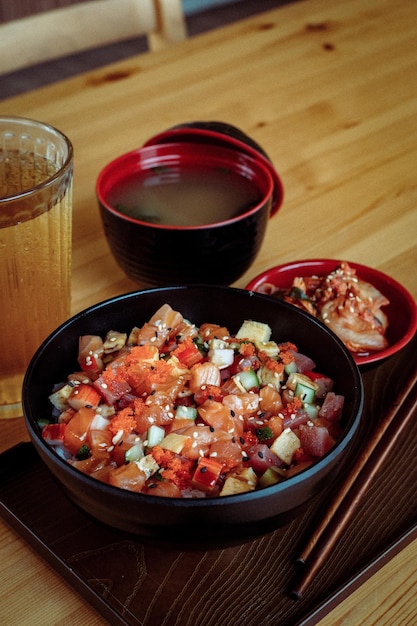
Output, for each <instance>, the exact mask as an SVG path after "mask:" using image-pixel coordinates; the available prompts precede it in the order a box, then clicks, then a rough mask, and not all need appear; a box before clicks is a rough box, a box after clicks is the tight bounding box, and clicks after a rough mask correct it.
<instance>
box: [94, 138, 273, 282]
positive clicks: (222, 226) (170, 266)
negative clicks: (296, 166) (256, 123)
mask: <svg viewBox="0 0 417 626" xmlns="http://www.w3.org/2000/svg"><path fill="white" fill-rule="evenodd" d="M274 189H275V188H274V181H273V178H272V175H271V172H270V170H269V169H268V168H267V167H266V166H265V164H264V163H263V162H262V160H261V158H260V157H259V158H256V157H255V156H251V155H248V154H245V153H244V152H239V151H237V150H232V149H229V148H225V147H222V146H213V145H207V144H197V143H187V142H178V143H175V142H172V143H167V144H161V145H154V146H147V147H142V148H139V149H137V150H133V151H131V152H129V153H126V154H123V155H121V156H119V157H117V158H116V159H114V160H113V161H111V162H110V163H108V164H107V165H106V166H105V167H104V168H103V169H102V170H101V172H100V173H99V176H98V178H97V183H96V194H97V200H98V205H99V209H100V215H101V219H102V223H103V227H104V233H105V236H106V238H107V242H108V244H109V247H110V250H111V252H112V254H113V256H114V258H115V260H116V261H117V263H118V264H119V266H120V267H121V269H122V270H123V271H124V272H125V274H127V276H129V278H131V279H132V280H134V281H135V282H136V283H138V284H139V285H140V286H141V287H155V286H166V285H179V284H181V285H183V284H191V283H194V284H197V283H198V284H202V283H204V284H223V285H229V284H231V283H233V282H234V281H236V280H237V279H238V278H240V276H242V275H243V274H244V273H245V271H246V270H247V269H248V268H249V267H250V266H251V264H252V263H253V261H254V259H255V258H256V256H257V254H258V252H259V250H260V247H261V245H262V243H263V240H264V235H265V232H266V228H267V224H268V220H269V218H270V217H272V214H273V212H272V200H273V196H274ZM281 199H282V197H281V196H280V198H279V202H278V203H277V202H275V205H274V212H276V210H277V208H278V205H279V204H280V203H281Z"/></svg>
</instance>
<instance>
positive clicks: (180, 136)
mask: <svg viewBox="0 0 417 626" xmlns="http://www.w3.org/2000/svg"><path fill="white" fill-rule="evenodd" d="M173 141H175V142H189V143H190V142H198V143H199V144H202V145H204V144H206V145H215V146H223V147H228V148H231V149H233V150H234V151H235V153H236V152H240V153H242V154H247V155H249V156H251V157H252V158H254V159H255V160H257V161H259V162H260V163H263V165H264V166H265V167H266V168H267V169H268V171H269V173H270V174H271V176H272V178H273V181H274V193H273V200H272V210H271V217H272V216H273V215H275V213H276V212H277V211H278V209H279V208H280V206H281V205H282V202H283V198H284V188H283V185H282V181H281V179H280V177H279V176H278V173H277V171H276V170H275V168H274V166H273V165H272V163H271V161H270V160H269V159H268V157H267V156H266V154H265V153H263V152H260V151H259V149H258V150H257V149H256V148H255V147H254V146H253V145H250V144H248V143H246V142H244V141H243V140H242V141H241V140H240V139H238V138H237V137H234V136H232V135H229V134H225V133H224V132H220V131H219V130H213V129H210V128H204V127H201V126H199V127H197V126H195V127H188V126H187V125H181V126H178V127H175V128H170V129H168V130H166V131H164V132H162V133H159V134H158V135H155V136H154V137H151V138H150V139H148V141H147V142H146V143H145V144H144V146H155V145H160V144H164V143H171V142H173Z"/></svg>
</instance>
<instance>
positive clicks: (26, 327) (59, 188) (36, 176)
mask: <svg viewBox="0 0 417 626" xmlns="http://www.w3.org/2000/svg"><path fill="white" fill-rule="evenodd" d="M72 173H73V147H72V144H71V142H70V141H69V139H68V138H67V137H66V136H65V135H64V134H63V133H62V132H60V131H59V130H57V129H56V128H53V127H52V126H49V125H47V124H44V123H42V122H38V121H35V120H29V119H24V118H18V117H4V116H3V117H0V315H1V323H0V419H2V418H9V417H19V416H21V415H22V408H21V402H20V401H21V389H22V381H23V376H24V373H25V370H26V368H27V366H28V364H29V361H30V359H31V357H32V355H33V354H34V352H35V351H36V349H37V348H38V347H39V345H40V344H41V343H42V341H43V340H44V339H45V338H46V337H47V336H48V335H49V333H50V332H52V331H53V330H54V329H55V328H56V327H57V326H58V325H59V324H61V323H62V322H64V321H65V320H66V319H67V318H68V317H69V316H70V307H71V226H72Z"/></svg>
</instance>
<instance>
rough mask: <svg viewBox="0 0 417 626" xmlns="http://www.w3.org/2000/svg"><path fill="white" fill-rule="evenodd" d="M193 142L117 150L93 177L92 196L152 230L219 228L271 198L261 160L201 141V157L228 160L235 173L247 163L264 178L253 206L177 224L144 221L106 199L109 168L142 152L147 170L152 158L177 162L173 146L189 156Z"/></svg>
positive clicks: (269, 177) (127, 219) (270, 185)
mask: <svg viewBox="0 0 417 626" xmlns="http://www.w3.org/2000/svg"><path fill="white" fill-rule="evenodd" d="M196 145H197V147H198V144H195V143H187V142H170V143H163V144H156V145H149V146H142V147H140V148H135V149H134V150H129V151H128V152H125V153H123V154H120V155H119V156H117V157H116V158H114V159H112V160H111V161H109V162H108V163H107V164H106V165H105V166H104V167H103V168H102V169H101V170H100V172H99V174H98V176H97V179H96V187H95V189H96V196H97V199H98V201H99V203H100V205H101V206H102V207H103V209H104V210H105V211H108V212H109V213H111V214H112V215H114V216H116V217H118V218H121V219H122V220H123V221H125V222H127V223H131V224H135V225H138V226H142V227H146V228H149V229H152V230H154V229H156V230H161V231H180V232H183V231H201V230H207V228H221V227H224V226H227V225H229V224H234V223H237V222H240V221H242V220H244V219H246V218H247V217H250V216H252V215H255V214H256V213H258V212H260V211H262V209H263V208H264V207H265V205H266V204H269V203H271V202H272V196H273V191H274V181H273V178H272V175H271V172H270V171H269V169H268V168H267V167H266V165H265V164H264V163H263V162H261V161H260V160H259V159H255V158H253V157H252V156H251V155H248V154H243V153H242V154H239V157H238V158H236V151H234V150H231V149H230V148H225V147H219V146H213V145H209V144H202V145H201V149H202V151H204V155H203V156H204V158H207V157H208V160H209V161H210V162H212V163H214V162H215V161H219V162H222V161H223V162H225V163H226V162H227V163H228V164H229V165H228V167H233V171H234V172H235V173H237V174H240V173H241V172H243V170H244V169H246V168H248V167H251V168H252V170H254V171H255V172H257V173H258V174H260V175H261V176H263V178H264V181H265V183H266V188H267V190H266V192H265V193H263V194H262V198H261V199H260V200H259V202H258V203H257V204H256V205H255V206H254V207H251V208H249V209H247V210H246V211H244V212H243V213H239V214H238V215H236V216H234V217H231V218H228V219H226V220H223V221H221V222H208V223H205V224H194V225H189V226H178V225H175V224H155V223H150V222H146V221H144V220H140V219H138V218H134V217H132V216H129V215H126V214H125V213H122V212H121V211H119V210H117V209H116V208H115V207H113V206H112V205H111V204H110V203H109V202H108V201H107V199H106V197H105V194H104V191H103V186H104V184H105V180H106V177H107V176H108V175H109V174H111V172H113V171H114V170H115V169H117V168H120V167H123V165H124V164H126V163H130V162H133V163H134V160H135V157H136V158H137V157H139V155H144V157H145V158H146V157H147V161H149V164H150V166H148V167H147V168H146V169H147V170H151V169H152V165H151V164H152V162H153V161H155V162H156V161H157V162H158V165H160V164H161V162H163V163H164V164H166V163H168V162H169V163H170V164H171V163H172V164H175V163H177V162H178V160H177V158H176V155H175V150H177V151H178V149H180V150H181V151H182V152H183V153H185V155H186V156H187V157H188V158H189V157H190V156H191V155H192V153H194V152H195V150H196ZM156 151H163V153H164V154H163V155H157V154H155V153H156ZM200 154H201V153H200ZM239 169H240V172H239V171H238V170H239ZM131 175H132V172H130V174H127V175H126V176H125V177H124V176H121V177H120V180H122V179H124V178H126V179H127V178H129V177H130V176H131ZM271 215H272V213H271V209H270V210H269V217H271Z"/></svg>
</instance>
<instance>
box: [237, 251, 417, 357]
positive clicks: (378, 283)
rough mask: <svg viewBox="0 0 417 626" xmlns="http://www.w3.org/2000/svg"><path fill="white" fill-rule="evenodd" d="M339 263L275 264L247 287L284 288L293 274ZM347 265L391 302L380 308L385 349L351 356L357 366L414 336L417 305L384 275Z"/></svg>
mask: <svg viewBox="0 0 417 626" xmlns="http://www.w3.org/2000/svg"><path fill="white" fill-rule="evenodd" d="M340 263H341V261H338V260H335V259H312V260H301V261H294V262H292V263H286V264H283V265H277V266H276V267H272V268H270V269H268V270H266V271H265V272H263V273H262V274H259V275H258V276H256V277H255V278H253V279H252V280H251V281H250V282H249V283H248V285H247V286H246V289H248V290H250V291H259V289H260V287H261V286H262V285H264V284H265V283H271V284H272V285H274V286H275V287H280V288H287V287H290V286H291V284H292V281H293V279H294V278H295V277H296V276H312V275H315V274H316V275H319V276H321V275H325V274H329V273H330V272H332V271H333V270H334V269H335V268H336V267H337V266H338V265H339V264H340ZM349 265H350V266H351V267H353V268H354V269H355V270H356V271H357V274H358V276H359V278H361V279H362V280H364V281H366V282H369V283H371V284H372V285H374V286H375V287H376V288H377V289H379V291H381V293H383V294H384V295H385V296H386V297H387V298H388V300H389V301H390V304H389V305H387V306H386V307H384V308H383V310H384V313H385V314H386V315H387V317H388V321H389V326H388V329H387V333H386V337H387V340H388V344H389V345H388V347H387V348H386V349H385V350H380V351H378V352H374V353H370V354H367V355H353V356H354V359H355V361H356V363H357V364H358V365H365V364H368V363H373V362H375V361H380V360H382V359H385V358H386V357H388V356H391V355H392V354H395V352H397V351H398V350H400V349H401V348H403V347H404V346H405V345H406V344H407V343H408V342H409V341H410V340H411V339H412V338H413V336H414V334H415V332H416V330H417V305H416V302H415V300H414V298H413V297H412V295H411V294H410V293H409V292H408V291H407V290H406V289H405V288H404V287H403V286H402V285H401V284H400V283H398V282H397V281H396V280H394V279H393V278H391V277H390V276H388V275H387V274H384V273H383V272H380V271H379V270H375V269H372V268H371V267H367V266H366V265H360V264H358V263H351V262H350V261H349Z"/></svg>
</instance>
